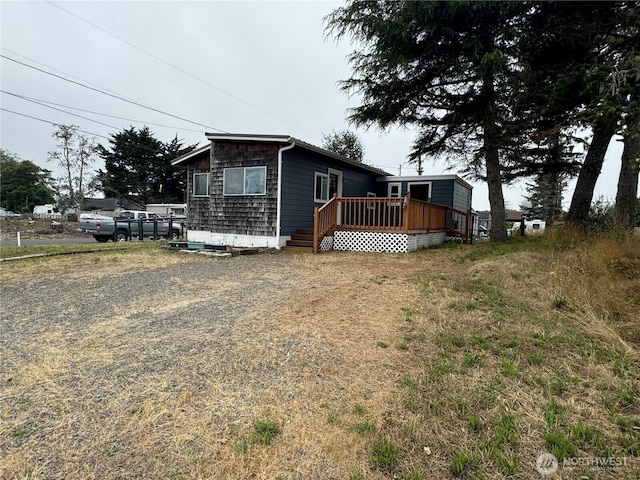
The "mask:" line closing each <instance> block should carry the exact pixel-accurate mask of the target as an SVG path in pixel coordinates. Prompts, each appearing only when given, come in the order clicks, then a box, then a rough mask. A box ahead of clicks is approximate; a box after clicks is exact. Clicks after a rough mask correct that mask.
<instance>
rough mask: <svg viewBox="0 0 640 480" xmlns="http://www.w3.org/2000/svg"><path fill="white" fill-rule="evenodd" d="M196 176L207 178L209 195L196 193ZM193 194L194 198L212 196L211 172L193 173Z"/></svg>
mask: <svg viewBox="0 0 640 480" xmlns="http://www.w3.org/2000/svg"><path fill="white" fill-rule="evenodd" d="M196 175H206V176H207V193H196ZM192 193H193V196H194V197H208V196H209V195H210V194H211V172H194V173H193V189H192Z"/></svg>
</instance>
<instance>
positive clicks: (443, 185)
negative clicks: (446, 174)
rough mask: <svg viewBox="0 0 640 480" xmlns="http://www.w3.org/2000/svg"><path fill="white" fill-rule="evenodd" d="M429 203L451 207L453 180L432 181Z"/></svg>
mask: <svg viewBox="0 0 640 480" xmlns="http://www.w3.org/2000/svg"><path fill="white" fill-rule="evenodd" d="M431 201H432V202H433V203H438V204H440V205H448V206H451V204H452V203H453V180H433V181H432V182H431Z"/></svg>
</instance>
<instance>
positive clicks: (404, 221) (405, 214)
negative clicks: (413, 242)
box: [402, 192, 411, 233]
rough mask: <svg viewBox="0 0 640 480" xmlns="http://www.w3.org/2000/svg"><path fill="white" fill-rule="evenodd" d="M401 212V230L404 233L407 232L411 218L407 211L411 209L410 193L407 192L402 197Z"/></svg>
mask: <svg viewBox="0 0 640 480" xmlns="http://www.w3.org/2000/svg"><path fill="white" fill-rule="evenodd" d="M403 207H404V208H403V212H402V231H403V232H404V233H409V220H410V219H411V215H410V214H409V212H410V211H411V193H410V192H407V196H406V197H404V205H403Z"/></svg>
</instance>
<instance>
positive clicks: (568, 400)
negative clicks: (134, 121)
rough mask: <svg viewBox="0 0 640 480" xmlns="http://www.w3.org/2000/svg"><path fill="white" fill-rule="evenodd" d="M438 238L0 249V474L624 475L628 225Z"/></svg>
mask: <svg viewBox="0 0 640 480" xmlns="http://www.w3.org/2000/svg"><path fill="white" fill-rule="evenodd" d="M525 245H526V244H525ZM453 247H454V248H452V249H446V248H443V249H436V250H425V251H421V252H416V253H412V254H409V255H407V254H367V253H340V252H331V253H328V254H322V255H309V254H297V255H292V254H285V253H272V254H268V253H265V254H258V255H251V256H238V257H233V258H214V257H204V256H202V255H197V254H185V253H180V252H175V251H166V250H162V249H158V248H152V247H151V246H149V247H145V249H143V250H140V249H132V250H130V251H128V252H125V253H119V252H106V251H105V252H101V253H89V254H83V255H76V256H65V257H52V258H43V259H32V260H28V261H18V262H10V263H6V264H5V263H2V264H0V281H1V282H2V283H1V285H2V288H1V290H0V295H1V302H0V309H1V311H0V314H1V315H0V478H2V479H7V480H9V479H23V478H24V479H62V478H65V479H101V478H113V479H141V478H153V479H271V480H285V479H287V480H294V479H296V480H297V479H305V480H306V479H311V480H314V479H318V480H320V479H350V480H365V479H366V480H378V479H391V478H393V479H401V480H409V479H411V480H421V479H422V480H424V479H429V478H462V479H465V478H486V479H487V480H494V479H496V480H497V479H502V478H506V477H509V478H518V479H538V478H540V475H539V474H538V472H537V471H536V468H535V465H536V460H537V458H538V456H539V455H540V454H541V453H543V452H549V451H553V452H555V453H556V454H557V455H559V456H560V457H559V458H562V456H564V458H565V459H566V458H587V459H589V458H596V459H597V458H615V459H619V460H624V462H625V464H624V466H623V468H621V469H619V470H615V471H612V470H606V469H593V468H592V469H589V468H586V469H581V470H573V471H569V470H562V471H561V472H559V473H558V474H557V475H556V476H553V477H550V478H589V479H592V480H601V479H602V480H604V479H609V478H621V479H628V480H631V479H632V478H633V479H635V478H639V475H640V460H639V458H640V457H639V451H640V433H639V432H640V389H639V387H638V385H640V384H639V383H638V381H637V379H638V378H640V376H639V375H640V373H639V372H640V369H639V368H638V362H637V359H638V354H637V348H636V346H635V344H634V343H633V340H634V338H636V337H635V336H626V337H625V336H622V337H621V336H619V335H618V334H617V333H616V332H615V331H614V330H613V329H612V328H611V326H612V325H613V326H614V327H616V328H618V327H619V326H622V328H621V329H620V331H621V332H623V333H624V332H627V331H629V330H630V328H629V327H628V325H631V324H634V325H635V327H634V328H637V318H638V315H637V312H638V305H640V297H638V295H639V292H640V289H639V288H638V281H640V270H639V269H638V267H639V266H640V263H637V259H638V258H640V257H638V245H637V243H636V242H633V241H629V242H628V243H622V244H620V243H618V242H615V241H608V242H605V243H604V244H602V245H601V246H599V247H597V248H594V247H590V248H584V249H575V250H571V251H567V252H565V253H559V251H558V252H555V251H554V253H548V252H541V251H520V252H510V253H509V254H508V255H507V254H504V255H500V254H497V253H496V252H494V253H491V252H492V248H493V246H492V245H485V247H487V248H485V249H483V248H482V247H480V246H476V247H473V246H453ZM496 248H505V249H509V248H511V247H510V246H509V245H503V246H498V247H496ZM505 251H506V250H505ZM483 252H484V253H483ZM603 285H606V286H608V287H607V288H608V290H607V291H604V290H603ZM595 292H602V294H598V295H596V293H595ZM607 322H610V323H607ZM562 468H564V467H562Z"/></svg>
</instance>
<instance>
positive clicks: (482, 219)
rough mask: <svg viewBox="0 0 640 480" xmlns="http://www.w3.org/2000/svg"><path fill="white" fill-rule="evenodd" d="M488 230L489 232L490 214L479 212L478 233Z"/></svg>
mask: <svg viewBox="0 0 640 480" xmlns="http://www.w3.org/2000/svg"><path fill="white" fill-rule="evenodd" d="M489 230H491V212H490V211H489V210H481V211H479V212H478V231H479V232H488V231H489Z"/></svg>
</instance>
